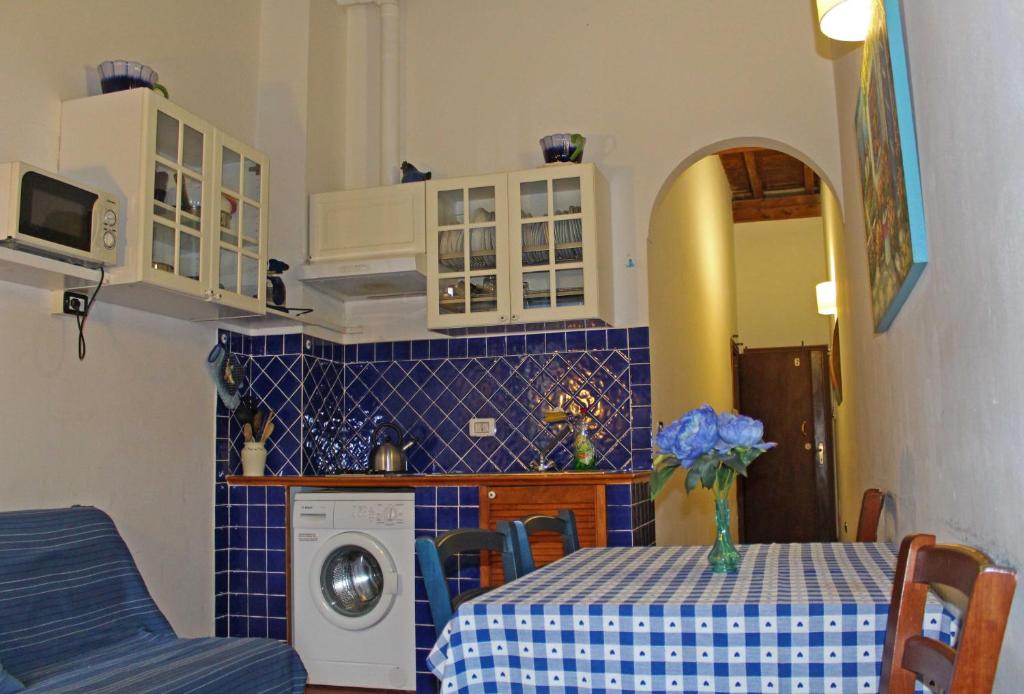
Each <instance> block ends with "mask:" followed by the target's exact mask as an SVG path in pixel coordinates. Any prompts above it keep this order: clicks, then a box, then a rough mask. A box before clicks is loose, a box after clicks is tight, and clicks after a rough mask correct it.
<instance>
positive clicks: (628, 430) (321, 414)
mask: <svg viewBox="0 0 1024 694" xmlns="http://www.w3.org/2000/svg"><path fill="white" fill-rule="evenodd" d="M222 337H224V339H226V340H228V343H229V345H230V346H231V349H232V351H233V352H235V353H236V354H238V355H239V356H240V357H241V358H242V360H243V362H244V363H245V366H246V369H247V373H248V375H249V378H248V381H249V386H248V390H249V392H250V393H251V394H252V395H254V396H256V397H257V398H258V399H259V400H260V401H261V402H262V403H263V404H264V405H265V406H266V407H269V408H270V409H273V410H274V411H275V413H276V421H277V424H276V429H275V431H274V435H273V436H272V437H271V441H270V443H269V445H268V457H267V466H268V474H272V475H299V474H305V475H311V474H332V473H336V472H342V471H345V470H360V469H365V467H366V464H367V455H368V453H369V450H370V447H371V445H372V443H371V440H370V439H371V434H372V433H373V430H374V428H375V427H376V426H377V425H378V424H380V423H381V422H388V421H390V422H394V423H396V424H397V425H398V427H399V428H400V429H402V431H403V432H405V433H407V434H409V435H411V436H413V437H415V438H416V439H417V441H418V443H417V445H415V446H414V447H413V448H412V449H411V450H410V452H409V460H410V468H411V469H412V470H413V471H415V472H448V473H457V472H467V473H468V472H513V471H519V470H522V469H523V466H524V465H525V464H526V463H527V462H529V460H531V459H532V458H533V457H534V455H533V452H532V450H531V444H543V443H544V442H545V441H547V440H548V438H549V437H550V436H551V435H552V429H551V427H550V426H549V425H545V424H544V422H543V411H544V410H545V409H548V408H550V407H556V406H561V407H563V408H565V409H567V410H568V409H577V408H579V407H584V406H585V407H587V408H588V410H589V412H590V414H591V417H592V423H593V429H592V435H593V439H594V443H595V447H596V450H597V453H598V462H597V465H598V467H599V468H602V469H615V470H637V469H647V468H649V467H650V464H651V451H650V445H651V407H650V405H651V386H650V381H651V369H650V349H649V337H648V330H647V328H643V327H641V328H629V329H625V328H612V329H605V328H597V329H588V330H569V331H555V332H541V333H529V334H520V335H492V336H487V337H473V338H465V337H460V338H451V339H437V340H415V341H411V342H410V341H401V342H378V343H367V344H360V345H339V344H335V343H331V342H326V341H323V340H318V339H315V338H310V337H304V336H302V335H299V334H294V335H284V336H281V335H278V336H266V337H246V336H242V335H238V334H234V333H227V332H225V333H222ZM217 417H218V420H217V438H218V441H217V444H218V446H217V460H218V463H219V464H220V466H221V472H222V473H223V472H228V471H230V472H237V471H238V470H239V465H240V463H239V458H238V450H239V448H240V446H241V429H240V425H239V424H238V422H237V420H235V419H234V418H233V417H232V416H231V415H230V413H229V412H228V411H227V410H226V409H225V408H223V407H222V406H218V410H217ZM471 417H493V418H494V419H495V420H496V421H497V436H494V437H485V438H471V437H470V436H469V435H468V431H467V429H468V423H469V419H470V418H471ZM551 457H552V458H554V459H555V460H556V461H557V462H558V463H560V464H561V465H563V466H565V465H568V463H569V461H570V460H571V457H572V456H571V437H566V438H565V439H564V440H563V442H562V443H561V444H560V445H559V446H558V447H556V448H555V450H554V452H553V453H552V456H551Z"/></svg>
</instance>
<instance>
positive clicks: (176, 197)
mask: <svg viewBox="0 0 1024 694" xmlns="http://www.w3.org/2000/svg"><path fill="white" fill-rule="evenodd" d="M267 167H268V161H267V157H266V155H264V154H263V153H261V152H259V151H257V150H255V149H253V148H252V147H249V146H247V145H245V144H243V143H241V142H239V141H237V140H235V139H233V138H232V137H230V136H229V135H227V134H226V133H222V132H220V131H218V130H217V129H216V128H214V127H213V126H212V125H210V124H209V123H207V122H205V121H204V120H202V119H201V118H199V117H197V116H195V115H193V114H191V113H189V112H188V111H186V110H184V109H182V108H181V107H179V106H177V105H175V104H174V103H172V102H170V101H168V100H167V99H164V98H163V97H161V96H159V95H158V94H156V93H154V92H152V91H150V90H148V89H133V90H129V91H124V92H117V93H114V94H105V95H103V96H94V97H88V98H84V99H76V100H73V101H67V102H65V103H64V104H63V109H62V114H61V145H60V170H61V172H63V173H68V174H70V175H73V176H76V177H79V178H81V179H82V180H84V181H88V182H90V183H92V184H94V185H96V186H99V187H101V188H104V189H106V190H110V191H112V192H116V193H119V194H120V195H121V196H123V198H124V202H125V203H126V207H125V214H124V215H123V219H122V222H121V228H120V230H119V233H120V243H119V244H118V247H119V249H121V250H120V251H119V257H118V265H117V267H114V268H111V269H110V272H109V277H110V286H109V287H108V288H106V289H104V290H103V299H104V300H105V301H110V302H113V303H120V304H123V305H128V306H133V307H136V308H141V309H144V310H148V311H152V312H154V313H163V314H166V315H172V316H176V317H179V318H188V319H192V320H202V319H211V318H217V317H232V316H239V315H251V314H262V313H265V311H266V303H265V294H266V279H265V271H266V265H267V220H268V210H267V198H268V188H267V181H268V168H267Z"/></svg>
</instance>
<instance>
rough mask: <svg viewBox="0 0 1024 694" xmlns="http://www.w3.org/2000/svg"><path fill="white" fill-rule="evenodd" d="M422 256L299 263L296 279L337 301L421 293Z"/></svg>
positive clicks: (424, 282) (423, 283)
mask: <svg viewBox="0 0 1024 694" xmlns="http://www.w3.org/2000/svg"><path fill="white" fill-rule="evenodd" d="M425 266H426V261H425V258H424V256H423V255H415V256H402V257H396V258H376V259H364V260H358V261H321V262H310V263H308V264H306V265H303V266H302V267H301V268H300V269H299V272H298V273H297V274H298V276H299V277H298V279H299V281H300V282H302V283H303V284H305V285H306V286H307V287H311V288H313V289H315V290H317V291H319V292H323V293H324V294H327V295H328V296H331V297H334V298H335V299H339V300H341V301H350V300H352V299H393V298H397V297H403V296H423V295H424V294H426V291H427V280H426V277H425V273H426V267H425Z"/></svg>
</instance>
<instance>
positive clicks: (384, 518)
mask: <svg viewBox="0 0 1024 694" xmlns="http://www.w3.org/2000/svg"><path fill="white" fill-rule="evenodd" d="M343 509H344V510H343V511H342V510H341V509H338V510H336V511H335V514H336V516H337V513H338V511H341V513H343V514H347V515H348V517H349V518H350V519H351V520H352V521H354V522H355V523H358V524H359V525H361V526H363V527H372V528H401V527H405V526H406V525H408V524H409V521H410V520H411V519H410V517H409V516H410V512H409V508H408V506H407V505H403V504H396V503H389V502H376V503H374V502H367V503H355V504H351V503H350V504H345V505H344V507H343ZM335 520H337V517H336V518H335Z"/></svg>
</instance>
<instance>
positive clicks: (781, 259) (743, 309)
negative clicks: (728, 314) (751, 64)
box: [735, 217, 831, 348]
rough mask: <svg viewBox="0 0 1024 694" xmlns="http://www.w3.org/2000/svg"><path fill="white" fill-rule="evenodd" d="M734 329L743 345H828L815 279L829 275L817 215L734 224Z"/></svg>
mask: <svg viewBox="0 0 1024 694" xmlns="http://www.w3.org/2000/svg"><path fill="white" fill-rule="evenodd" d="M735 229H736V231H735V235H736V329H737V332H738V333H739V336H740V342H742V343H743V344H744V346H746V347H754V348H756V347H789V346H792V345H800V344H807V345H827V344H828V340H829V328H830V327H831V326H830V324H829V318H828V317H826V316H822V315H820V314H819V313H818V307H817V301H816V299H815V294H814V285H815V284H817V283H818V282H824V281H825V280H826V279H828V269H827V267H826V265H825V237H824V229H823V228H822V221H821V217H809V218H804V219H785V220H779V221H767V222H748V223H745V224H737V225H736V226H735Z"/></svg>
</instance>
